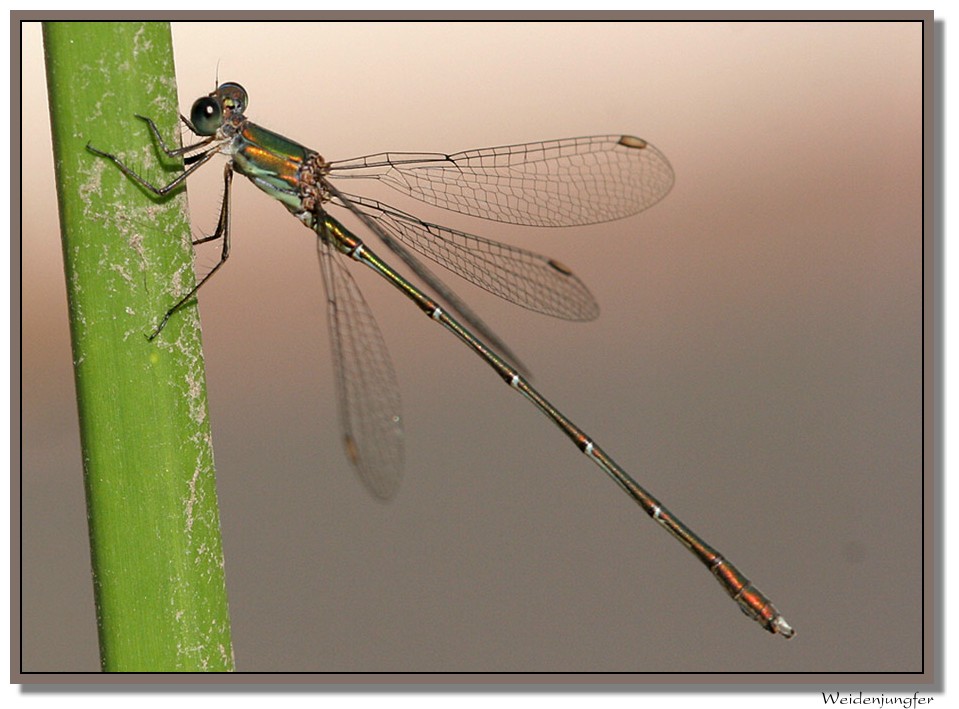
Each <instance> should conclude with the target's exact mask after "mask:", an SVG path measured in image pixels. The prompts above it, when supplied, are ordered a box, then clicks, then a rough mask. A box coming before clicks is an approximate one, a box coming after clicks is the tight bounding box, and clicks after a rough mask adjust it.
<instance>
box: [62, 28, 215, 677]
mask: <svg viewBox="0 0 959 709" xmlns="http://www.w3.org/2000/svg"><path fill="white" fill-rule="evenodd" d="M44 47H45V52H46V62H47V82H48V90H49V99H50V115H51V122H52V125H53V138H54V155H55V158H56V160H55V163H56V177H57V189H58V202H59V213H60V228H61V232H62V238H63V255H64V268H65V271H66V281H67V292H68V299H69V312H70V332H71V337H72V343H73V361H74V368H75V376H76V389H77V404H78V408H79V414H80V434H81V443H82V446H83V469H84V477H85V484H86V494H87V508H88V517H89V525H90V543H91V557H92V563H93V580H94V590H95V597H96V605H97V609H96V610H97V621H98V628H99V637H100V655H101V665H102V667H103V669H104V670H106V671H137V672H157V671H227V670H232V669H233V650H232V646H231V642H230V624H229V614H228V611H227V600H226V588H225V580H224V572H223V552H222V547H221V542H220V521H219V512H218V510H217V504H216V481H215V478H214V469H213V450H212V443H211V436H210V422H209V418H208V413H207V400H206V382H205V374H204V369H203V358H202V351H201V343H200V332H199V320H198V316H197V313H196V307H195V306H193V305H191V306H188V307H185V308H183V309H182V310H181V311H180V312H178V313H177V315H176V316H175V317H173V318H171V320H170V322H169V324H168V325H167V326H166V328H165V329H164V330H163V332H162V333H161V334H160V335H159V337H157V338H156V339H155V340H153V341H152V342H150V341H148V340H147V335H148V334H150V333H151V332H152V330H153V328H154V327H156V325H157V323H158V322H159V318H160V316H162V315H163V313H164V312H165V311H166V310H167V308H169V307H170V305H171V304H172V303H174V302H175V301H176V299H177V297H178V294H182V293H185V292H187V291H188V290H189V288H190V287H192V285H193V282H194V275H193V269H192V252H191V246H190V228H189V221H188V217H187V212H186V195H185V193H184V192H183V191H180V192H179V193H178V194H177V195H176V196H174V197H172V198H168V199H158V198H156V197H154V196H151V195H148V194H147V193H146V192H145V191H144V190H142V189H141V188H139V187H137V186H136V185H134V184H133V183H132V182H131V181H130V180H129V179H128V178H126V177H125V176H124V175H123V174H121V172H120V171H119V170H118V169H117V168H116V167H115V166H114V165H112V164H111V163H110V162H109V161H108V160H105V159H104V158H102V157H98V156H96V155H94V154H93V153H91V152H89V151H88V150H87V149H86V144H87V143H88V142H89V143H90V144H92V145H94V146H96V147H98V148H100V149H102V150H106V151H108V152H111V153H116V154H117V155H119V156H120V157H121V158H122V159H123V160H125V161H127V162H128V164H130V165H131V166H132V167H134V169H137V170H138V171H141V174H143V175H144V177H146V179H148V180H150V181H151V182H153V183H154V184H165V183H167V182H169V181H170V179H172V177H173V176H175V175H176V174H177V171H178V170H179V169H182V166H180V165H176V164H173V161H170V160H168V159H166V158H165V156H162V155H161V154H160V153H159V152H158V151H157V149H156V147H155V146H154V144H153V140H152V138H151V136H150V133H149V130H148V128H147V125H146V124H145V123H144V122H143V121H141V120H138V119H137V118H135V116H134V114H137V113H139V114H142V115H147V116H150V117H151V118H153V119H154V120H155V121H156V122H157V125H158V126H159V129H160V131H161V133H162V134H163V136H164V139H165V140H166V141H167V144H168V145H176V144H177V141H176V131H175V126H176V121H177V105H178V104H177V96H176V79H175V76H174V72H173V50H172V42H171V37H170V28H169V26H168V25H167V24H166V23H123V22H121V23H86V22H84V23H70V22H65V23H48V24H45V26H44ZM161 158H162V161H161Z"/></svg>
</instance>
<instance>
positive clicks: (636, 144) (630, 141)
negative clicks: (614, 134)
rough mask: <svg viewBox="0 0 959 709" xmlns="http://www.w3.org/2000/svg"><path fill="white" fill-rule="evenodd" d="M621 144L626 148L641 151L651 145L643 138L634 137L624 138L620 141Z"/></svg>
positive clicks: (626, 136)
mask: <svg viewBox="0 0 959 709" xmlns="http://www.w3.org/2000/svg"><path fill="white" fill-rule="evenodd" d="M619 144H620V145H622V146H624V147H626V148H639V149H640V150H642V149H643V148H645V147H646V146H648V145H649V143H647V142H646V141H645V140H643V139H642V138H637V137H636V136H634V135H624V136H622V137H621V138H620V139H619Z"/></svg>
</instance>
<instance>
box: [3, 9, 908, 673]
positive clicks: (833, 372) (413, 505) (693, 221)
mask: <svg viewBox="0 0 959 709" xmlns="http://www.w3.org/2000/svg"><path fill="white" fill-rule="evenodd" d="M174 40H175V48H176V57H177V67H178V84H179V89H180V99H181V106H182V107H183V110H184V111H187V110H188V109H189V106H190V104H191V103H192V101H193V100H194V99H195V98H196V97H197V96H199V95H201V94H205V93H207V92H208V91H210V90H211V89H212V88H213V86H214V81H215V75H216V72H217V71H218V73H219V78H220V80H233V81H238V82H240V83H242V84H243V85H244V86H245V87H246V88H247V90H248V91H249V92H250V96H251V105H250V109H249V115H250V116H251V117H252V118H253V119H254V120H255V121H257V122H259V123H261V124H264V125H266V126H269V127H271V128H274V129H276V130H277V131H279V132H281V133H283V134H286V135H289V136H291V137H294V138H297V139H299V140H301V141H302V142H305V143H307V144H310V145H311V146H312V147H314V148H316V149H317V150H319V151H320V152H321V153H322V154H324V155H325V156H326V157H327V158H329V159H340V158H346V157H352V156H354V155H361V154H366V153H373V152H378V151H382V150H445V151H454V150H459V149H464V148H470V147H481V146H485V145H495V144H502V143H509V142H521V141H528V140H536V139H543V138H558V137H566V136H573V135H587V134H593V133H606V132H625V133H634V134H637V135H640V136H642V137H644V138H646V139H648V140H650V141H651V142H653V143H655V144H656V145H657V146H658V147H659V148H660V149H662V150H663V151H664V152H665V153H666V155H667V156H668V157H669V159H670V161H671V162H672V164H673V166H674V168H675V170H676V173H677V183H676V187H675V188H674V191H673V193H672V194H671V195H670V196H669V197H668V198H667V200H666V201H664V202H663V203H662V204H660V205H659V206H657V207H655V208H654V209H652V210H650V211H649V212H648V213H646V214H643V215H641V216H639V217H636V218H633V219H629V220H625V221H622V222H618V223H614V224H610V225H605V226H598V227H590V228H581V229H579V228H578V229H568V230H543V231H540V230H532V229H523V228H519V227H508V226H503V225H498V224H491V223H482V222H476V221H473V220H469V219H467V218H461V217H457V216H451V217H449V218H446V220H445V222H446V223H448V224H450V225H451V226H456V227H460V228H466V229H468V230H472V231H476V232H478V233H481V234H484V235H487V236H493V237H496V238H502V239H503V240H506V241H509V242H510V243H515V244H519V245H522V246H524V247H527V248H531V249H533V250H536V251H541V252H544V253H548V254H550V255H552V256H555V257H556V258H558V259H559V260H561V261H563V262H565V263H567V264H569V265H571V266H573V267H574V268H575V270H576V271H577V273H578V274H579V275H580V277H582V278H583V280H584V281H585V282H586V283H587V284H588V285H589V286H590V288H591V289H592V291H593V293H594V295H595V296H596V298H597V300H599V302H600V304H601V306H602V308H603V310H602V314H601V317H600V319H599V320H598V321H597V322H594V323H589V324H585V325H584V324H568V323H564V322H560V321H554V320H551V319H549V318H545V317H542V316H537V315H534V314H530V313H527V312H525V311H522V310H520V309H517V308H514V307H511V306H509V305H508V304H505V303H502V302H500V301H498V300H497V299H495V298H494V297H492V296H488V295H486V294H485V293H479V292H476V291H475V289H472V288H470V287H469V286H465V285H464V286H462V287H461V288H459V290H460V291H461V292H463V293H464V294H466V295H468V296H469V297H470V301H471V302H472V303H474V304H475V305H476V307H477V309H478V310H479V311H480V312H481V313H482V315H483V317H484V319H486V320H487V321H488V322H489V323H490V324H492V325H493V326H494V327H495V328H496V329H497V330H498V331H499V332H500V334H501V335H503V336H504V337H505V338H506V339H507V340H508V341H509V342H510V343H512V344H513V346H514V348H515V349H516V351H517V352H518V353H519V355H520V356H521V357H522V358H523V359H524V361H525V362H526V363H527V364H528V365H530V367H531V368H532V369H533V371H534V375H535V383H536V384H537V386H538V387H540V388H541V390H542V391H543V392H544V393H545V394H546V395H547V396H548V397H550V398H551V399H552V400H553V401H554V403H556V404H557V405H558V406H559V407H560V408H561V409H562V410H563V411H564V412H566V413H567V414H568V415H569V416H570V417H571V418H572V419H573V420H575V421H577V422H578V423H579V424H580V425H581V426H583V427H584V428H585V429H586V430H587V431H588V432H589V433H590V434H592V435H593V436H594V437H595V438H596V439H597V440H598V441H599V442H600V443H601V444H602V445H603V446H604V447H605V448H606V449H607V451H609V452H610V453H611V454H612V455H613V456H614V457H615V458H616V459H617V460H618V461H619V462H620V463H621V464H622V465H623V466H624V467H625V468H626V469H627V470H629V471H631V472H632V473H634V474H635V476H636V477H637V478H638V479H639V481H640V482H641V483H643V484H645V485H647V486H648V487H649V488H650V489H651V490H652V491H653V493H654V494H656V495H657V496H659V497H660V498H661V499H662V500H663V501H664V503H665V504H666V505H668V506H669V507H670V508H671V509H672V510H673V512H675V513H676V514H677V515H678V516H680V517H681V518H682V519H683V520H685V521H686V522H688V523H689V524H690V525H691V526H692V527H693V528H694V529H696V530H697V531H698V532H699V533H700V534H702V535H703V536H704V537H706V539H707V540H709V541H710V542H711V543H712V544H714V545H715V546H716V547H718V548H719V549H720V550H721V551H723V552H724V553H725V554H726V555H728V556H729V557H730V558H731V560H732V561H733V562H734V563H736V564H737V565H738V566H739V567H740V568H741V569H742V570H743V571H745V573H747V574H748V575H749V576H750V577H751V578H752V579H753V580H754V581H755V582H756V583H757V584H758V585H759V586H760V588H762V589H763V590H764V591H765V592H766V593H767V594H768V595H769V596H770V597H771V598H772V599H773V601H774V602H775V603H776V604H777V606H778V607H779V608H780V610H781V611H782V612H783V613H784V615H785V616H786V617H787V619H788V620H789V621H790V622H791V623H792V624H793V625H794V626H795V627H796V628H797V630H798V632H799V635H798V636H797V638H796V639H794V640H792V641H790V642H785V641H782V640H781V639H779V638H774V637H772V636H769V635H767V634H766V633H764V632H763V631H762V630H761V629H760V628H759V627H758V626H756V625H755V624H754V623H752V622H750V621H748V620H747V619H746V618H745V617H744V616H742V615H741V614H740V613H739V612H738V611H737V610H736V607H735V605H734V604H733V603H732V602H731V601H730V600H729V599H728V598H726V597H725V594H724V593H723V592H722V590H721V589H720V588H719V586H718V585H717V584H716V583H715V581H713V580H712V579H711V578H709V575H708V574H707V572H706V571H705V570H704V569H703V568H702V567H701V566H700V565H699V564H698V563H697V562H695V560H693V559H692V557H690V556H689V555H688V554H687V553H686V552H685V551H684V550H683V549H682V548H681V547H679V545H677V544H676V542H675V541H673V540H672V539H670V538H669V536H668V535H666V534H664V533H663V532H662V530H660V529H658V528H657V526H656V525H655V524H653V523H652V522H651V521H650V520H648V519H647V518H646V517H645V515H643V514H642V513H641V511H640V510H638V509H637V508H636V507H635V506H634V505H633V504H632V503H630V502H629V501H628V499H627V498H626V497H625V496H624V495H623V494H622V493H621V492H620V491H619V490H618V489H617V487H616V486H615V485H614V484H612V483H611V482H610V481H608V480H607V479H605V477H604V476H603V475H602V473H601V472H600V471H599V470H598V469H597V468H595V467H593V466H592V465H590V464H589V463H588V462H587V461H586V460H584V459H583V458H582V457H581V456H580V455H579V454H578V453H577V451H576V449H575V448H574V447H573V446H571V445H570V444H569V443H568V442H567V441H566V439H565V438H564V437H563V436H562V435H561V434H560V433H558V432H557V431H556V430H555V429H554V428H553V427H552V426H550V424H549V423H548V422H547V421H546V420H545V419H544V418H543V417H542V416H540V415H539V414H538V413H536V412H535V411H534V410H533V409H532V408H531V407H530V406H529V405H528V404H526V403H524V402H523V401H522V399H520V398H519V397H517V396H516V395H515V394H514V393H513V392H511V391H510V390H509V389H508V388H507V387H505V386H503V385H502V384H501V382H500V381H499V380H498V379H497V378H496V377H495V376H494V375H493V374H492V373H491V372H490V371H489V370H488V369H487V368H486V367H485V366H484V365H483V364H482V363H481V362H479V360H477V359H475V357H473V356H472V355H470V354H469V352H467V351H466V349H465V348H463V347H462V346H460V345H458V344H457V343H456V342H455V341H454V340H453V339H452V338H451V337H450V336H449V335H448V334H446V333H445V332H443V331H442V330H441V329H440V328H438V327H436V326H435V325H433V324H431V323H430V322H428V321H427V320H426V319H425V318H423V317H422V316H421V315H420V314H419V313H418V312H417V311H416V310H415V309H414V308H413V307H412V306H410V305H409V304H408V303H406V302H403V301H402V300H401V299H399V298H398V297H397V294H396V293H395V292H394V291H393V290H392V289H391V288H389V287H388V286H386V285H385V284H381V283H378V282H376V278H375V276H374V275H373V274H368V273H358V274H357V279H358V281H359V282H360V284H361V286H362V287H363V290H364V293H365V294H366V297H367V299H368V300H369V302H370V304H371V305H372V307H373V308H374V311H375V312H376V313H377V316H378V318H379V322H380V325H381V327H382V329H383V330H384V333H385V336H386V339H387V341H388V342H389V344H390V348H391V352H392V355H393V358H394V362H395V365H396V368H397V372H398V375H399V378H400V384H401V387H402V393H403V398H404V415H405V418H406V428H407V438H406V442H407V466H406V468H407V474H406V479H405V480H404V483H403V487H402V489H401V490H400V493H399V495H398V496H397V498H396V499H395V500H394V501H393V502H392V503H391V504H389V505H382V504H378V503H376V502H374V501H373V500H371V499H370V498H369V497H367V496H366V495H365V493H364V491H363V489H362V488H361V487H360V485H359V483H358V482H357V481H356V480H355V479H354V477H353V474H352V473H351V471H350V469H349V466H348V464H347V462H346V459H345V456H344V455H343V453H342V451H341V448H340V444H339V433H338V429H337V419H336V410H335V402H334V395H333V389H332V382H331V367H330V364H329V354H328V347H327V342H326V324H325V320H324V318H325V315H324V306H323V291H322V286H321V283H320V280H319V272H318V268H317V265H316V263H315V257H314V248H313V243H312V241H311V235H310V233H309V232H307V231H306V230H305V229H303V227H302V226H301V225H299V224H298V223H297V222H296V221H295V220H293V219H291V218H290V217H289V216H288V215H287V213H286V212H285V210H284V209H282V207H280V206H279V205H277V204H272V203H271V202H270V201H269V200H268V198H267V197H266V196H264V195H262V194H261V193H259V192H258V191H257V190H255V189H253V188H252V187H251V186H250V185H248V184H245V183H244V182H237V183H235V185H234V193H235V201H234V206H235V211H234V222H233V228H234V252H233V256H232V257H231V261H230V264H229V265H228V267H227V268H226V270H225V271H224V273H223V274H222V275H218V277H217V278H216V279H214V281H213V284H212V285H210V286H208V287H207V288H206V289H204V292H203V295H202V298H201V313H202V317H203V324H204V341H205V346H206V355H207V376H208V386H209V397H210V409H211V418H212V422H213V433H214V445H215V448H216V460H217V470H218V489H219V496H220V503H221V515H222V523H223V537H224V548H225V554H226V572H227V583H228V590H229V595H230V608H231V615H232V620H233V634H234V636H233V637H234V647H235V653H236V659H237V665H238V668H239V669H241V670H251V671H252V670H305V671H470V670H475V671H496V670H505V671H509V670H514V671H643V672H652V671H805V672H811V671H816V672H896V671H899V672H906V671H918V670H919V669H921V654H920V650H921V646H920V644H921V626H920V621H921V606H920V595H919V589H920V572H921V565H920V555H921V547H920V541H921V537H920V533H921V516H920V501H921V500H920V492H921V477H920V476H921V446H920V434H921V418H920V415H921V391H920V383H921V340H920V336H921V321H920V316H921V247H922V242H921V237H922V232H921V227H922V222H921V202H920V199H921V154H920V148H921V137H922V136H921V117H922V114H921V103H920V102H921V84H920V81H921V56H920V51H921V26H920V25H919V24H918V23H914V24H895V23H892V24H890V23H864V24H849V23H835V24H817V23H803V24H798V23H797V24H764V23H749V24H710V23H681V24H672V23H658V24H639V23H633V24H605V23H588V24H579V23H563V24H465V23H464V24H425V25H424V24H416V23H405V24H388V23H377V24H311V25H281V24H269V25H245V24H229V25H203V24H189V25H175V26H174ZM23 85H24V96H23V99H24V104H23V127H24V162H23V180H24V202H23V208H24V212H23V213H24V222H23V282H24V286H23V389H22V391H23V461H24V464H23V474H22V480H23V498H22V513H23V616H22V617H23V669H24V670H26V671H41V670H60V671H84V670H91V671H92V670H96V669H97V668H98V659H97V647H96V628H95V621H94V613H93V595H92V587H91V582H90V574H89V552H88V548H87V543H86V521H85V516H84V512H85V511H84V502H83V489H82V472H81V465H80V452H79V439H78V433H77V422H76V409H75V400H74V393H73V384H72V372H71V364H70V349H69V336H68V328H67V318H66V305H65V293H64V287H63V276H62V260H61V257H60V253H59V237H58V231H57V223H56V212H55V209H54V208H53V206H52V205H54V204H55V197H54V191H53V172H52V155H51V151H50V147H49V125H48V119H47V114H46V99H45V86H44V79H43V66H42V51H41V46H40V32H39V26H37V25H28V26H25V28H24V77H23ZM148 108H149V97H145V104H144V111H146V110H148ZM105 120H109V117H105ZM147 140H148V136H147V134H146V131H144V141H147ZM220 177H221V172H220V170H218V169H216V168H211V169H209V170H207V171H205V174H204V175H202V176H198V177H197V178H196V179H195V180H194V181H192V182H191V187H190V202H191V207H192V211H193V215H194V220H195V230H196V231H197V233H199V232H201V231H203V230H209V229H211V228H212V226H213V224H214V222H215V218H216V213H217V205H218V200H219V197H220V189H221V188H220V184H219V183H220ZM370 194H373V193H372V191H371V192H370ZM391 201H392V202H393V203H395V204H396V205H397V206H399V207H401V208H410V207H412V206H414V203H411V202H409V201H407V200H404V198H402V197H396V198H391ZM429 216H431V217H433V216H435V214H432V213H430V215H429ZM211 262H212V257H211V255H210V254H209V253H207V254H204V255H202V256H201V257H200V263H201V265H204V264H205V265H207V266H209V265H210V264H211ZM451 280H452V279H451ZM454 285H457V284H455V283H454Z"/></svg>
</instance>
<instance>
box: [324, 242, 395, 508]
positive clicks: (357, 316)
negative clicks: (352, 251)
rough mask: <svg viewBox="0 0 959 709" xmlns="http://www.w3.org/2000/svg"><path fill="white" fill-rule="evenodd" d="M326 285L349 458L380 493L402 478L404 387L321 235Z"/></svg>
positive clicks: (358, 297) (388, 492)
mask: <svg viewBox="0 0 959 709" xmlns="http://www.w3.org/2000/svg"><path fill="white" fill-rule="evenodd" d="M317 251H318V254H319V259H320V269H321V270H322V271H323V283H324V285H325V287H326V297H327V311H328V316H329V328H330V343H331V346H332V348H333V365H334V369H335V375H336V377H335V379H336V393H337V399H338V402H339V409H340V425H341V427H342V429H343V444H344V447H345V448H346V454H347V457H348V458H349V459H350V462H351V463H352V464H353V465H354V467H355V468H356V471H357V473H358V474H359V477H360V480H361V481H362V482H363V485H364V486H365V487H366V488H367V490H369V491H370V492H371V493H372V494H373V495H375V496H376V497H378V498H381V499H384V500H388V499H390V498H391V497H393V495H394V494H396V490H397V488H398V487H399V483H400V480H401V479H402V477H403V427H402V421H401V417H400V395H399V386H398V385H397V382H396V374H395V372H394V371H393V365H392V363H391V362H390V356H389V353H388V351H387V349H386V343H385V341H384V340H383V335H382V333H381V332H380V328H379V326H378V325H377V324H376V320H375V319H374V317H373V313H372V312H371V311H370V308H369V306H368V305H367V304H366V300H364V298H363V294H362V293H360V289H359V288H358V287H357V285H356V282H355V281H354V280H353V277H352V276H351V275H350V273H349V271H348V270H347V269H346V267H345V266H344V264H343V263H341V261H340V258H339V256H338V255H337V254H336V253H334V252H333V251H332V250H331V247H330V246H329V245H328V244H327V243H325V241H324V240H323V239H322V238H320V239H317Z"/></svg>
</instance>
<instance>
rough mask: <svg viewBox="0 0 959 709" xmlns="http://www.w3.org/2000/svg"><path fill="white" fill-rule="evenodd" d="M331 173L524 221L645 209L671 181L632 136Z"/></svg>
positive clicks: (584, 218)
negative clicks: (362, 179)
mask: <svg viewBox="0 0 959 709" xmlns="http://www.w3.org/2000/svg"><path fill="white" fill-rule="evenodd" d="M329 177H330V178H333V179H339V178H365V179H375V180H379V181H380V182H382V183H383V184H385V185H389V186H390V187H392V188H393V189H395V190H399V191H400V192H403V193H404V194H408V195H410V196H411V197H414V198H415V199H418V200H421V201H423V202H426V203H428V204H433V205H436V206H438V207H443V208H445V209H449V210H452V211H454V212H460V213H462V214H469V215H472V216H474V217H481V218H483V219H491V220H493V221H501V222H508V223H510V224H523V225H527V226H552V227H555V226H575V225H583V224H596V223H599V222H607V221H612V220H614V219H622V218H624V217H628V216H631V215H633V214H637V213H639V212H641V211H643V210H644V209H647V208H649V207H651V206H653V205H654V204H656V203H657V202H658V201H660V200H661V199H662V198H663V197H665V196H666V195H667V194H668V193H669V191H670V189H672V186H673V179H674V178H673V169H672V167H671V166H670V164H669V161H668V160H667V159H666V156H665V155H663V154H662V153H661V152H660V151H659V150H658V149H656V148H655V147H654V146H653V145H652V144H651V143H648V142H646V141H645V140H642V139H641V138H635V137H633V136H628V135H600V136H591V137H586V138H567V139H563V140H547V141H540V142H536V143H525V144H522V145H504V146H500V147H495V148H482V149H478V150H466V151H463V152H460V153H453V154H451V155H445V154H443V153H378V154H376V155H367V156H365V157H360V158H354V159H352V160H343V161H337V162H332V163H330V174H329Z"/></svg>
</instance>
